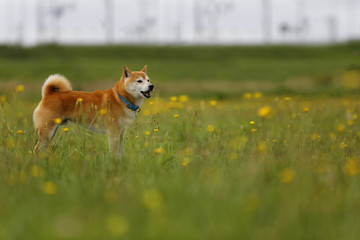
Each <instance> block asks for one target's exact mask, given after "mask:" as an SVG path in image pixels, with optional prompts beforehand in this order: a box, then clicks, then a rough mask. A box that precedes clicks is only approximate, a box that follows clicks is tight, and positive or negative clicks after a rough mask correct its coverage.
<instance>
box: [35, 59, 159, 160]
mask: <svg viewBox="0 0 360 240" xmlns="http://www.w3.org/2000/svg"><path fill="white" fill-rule="evenodd" d="M146 72H147V66H145V67H144V68H143V69H142V70H141V71H139V72H131V71H130V70H129V69H128V68H127V67H126V66H124V68H123V75H122V77H121V79H120V80H119V81H118V82H117V83H116V84H115V86H114V87H113V88H110V89H106V90H97V91H94V92H82V91H72V89H71V85H70V83H69V81H68V80H67V79H66V78H65V77H63V76H61V75H51V76H50V77H49V78H48V79H47V80H46V81H45V83H44V85H43V88H42V95H43V98H42V100H41V101H40V103H39V105H38V106H37V108H36V109H35V111H34V115H33V119H34V125H35V128H36V130H37V133H38V137H39V140H38V142H37V144H36V146H35V149H34V151H35V152H38V151H39V150H40V149H41V148H42V147H44V146H47V144H48V142H49V141H50V140H51V139H52V138H53V137H54V135H55V133H56V129H57V127H58V125H59V124H57V123H55V119H58V118H59V119H61V121H62V123H65V122H67V121H71V122H75V123H79V124H82V123H85V125H86V126H87V127H89V128H91V129H95V130H100V131H103V132H106V133H107V134H108V140H109V147H110V150H112V151H114V150H116V149H117V150H118V152H119V153H120V154H122V153H123V133H124V130H125V128H126V127H128V126H129V125H130V124H131V123H132V121H133V120H134V118H135V115H136V112H134V111H132V110H130V109H129V108H128V107H127V106H126V104H125V103H124V102H123V101H122V100H121V99H120V98H119V96H118V93H119V94H121V95H122V96H123V97H124V98H125V99H127V100H128V101H129V102H131V103H132V104H135V105H137V106H140V105H141V104H142V102H143V99H144V98H145V95H144V96H143V94H140V92H139V93H138V91H137V90H138V89H146V88H148V89H150V86H151V89H150V90H148V93H149V96H150V91H151V90H152V89H153V85H152V84H151V83H150V82H149V81H148V77H147V74H146ZM139 79H140V80H143V82H142V83H137V81H138V80H139ZM140 84H142V85H140ZM134 89H135V90H134ZM149 96H148V97H149Z"/></svg>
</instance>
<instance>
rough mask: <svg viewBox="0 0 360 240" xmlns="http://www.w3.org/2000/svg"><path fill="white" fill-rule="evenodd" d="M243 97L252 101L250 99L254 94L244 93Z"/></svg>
mask: <svg viewBox="0 0 360 240" xmlns="http://www.w3.org/2000/svg"><path fill="white" fill-rule="evenodd" d="M243 97H244V98H246V99H250V98H252V94H251V93H244V95H243Z"/></svg>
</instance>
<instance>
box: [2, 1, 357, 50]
mask: <svg viewBox="0 0 360 240" xmlns="http://www.w3.org/2000/svg"><path fill="white" fill-rule="evenodd" d="M106 2H110V3H111V2H112V6H110V9H111V10H107V9H106ZM263 2H264V0H132V1H129V0H0V43H21V44H24V45H34V44H37V43H39V42H40V43H44V42H52V41H55V42H59V43H67V44H79V43H80V44H81V43H82V44H103V43H106V42H115V43H152V44H162V43H177V42H181V43H185V44H191V43H221V44H226V43H230V44H233V43H236V44H259V43H262V42H264V41H265V40H267V41H269V42H274V43H280V42H289V43H297V42H305V43H316V42H331V41H344V40H348V39H355V38H360V0H268V2H269V4H270V7H268V8H266V10H265V11H266V14H267V15H265V16H268V17H266V22H265V25H264V8H263V5H262V3H263ZM55 10H58V13H59V15H58V16H59V17H55V14H54V12H55ZM59 10H62V11H59ZM109 14H110V15H109ZM111 14H113V17H111V16H112V15H111ZM111 23H112V24H113V25H112V24H111ZM111 26H112V27H111ZM264 26H265V30H264ZM267 28H270V31H268V32H267V33H266V29H267ZM281 29H282V30H283V31H281ZM264 32H265V33H266V34H264Z"/></svg>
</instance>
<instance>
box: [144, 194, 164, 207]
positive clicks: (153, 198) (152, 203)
mask: <svg viewBox="0 0 360 240" xmlns="http://www.w3.org/2000/svg"><path fill="white" fill-rule="evenodd" d="M142 201H143V204H144V205H145V207H147V208H148V209H150V210H155V209H158V208H159V207H161V205H162V204H163V197H162V195H161V193H160V192H159V191H157V190H155V189H149V190H146V191H145V192H144V193H143V196H142Z"/></svg>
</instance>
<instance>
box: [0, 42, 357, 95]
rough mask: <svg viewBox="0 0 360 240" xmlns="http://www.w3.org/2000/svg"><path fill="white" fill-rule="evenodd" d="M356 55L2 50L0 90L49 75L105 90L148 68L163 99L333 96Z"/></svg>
mask: <svg viewBox="0 0 360 240" xmlns="http://www.w3.org/2000/svg"><path fill="white" fill-rule="evenodd" d="M359 51H360V43H349V44H345V45H340V46H322V47H315V46H302V47H296V46H270V47H266V46H265V47H261V46H254V47H213V46H204V47H149V46H148V47H141V46H138V47H136V46H113V47H78V46H67V47H61V46H40V47H35V48H27V49H23V48H19V47H4V46H3V47H1V46H0V70H1V71H0V93H1V92H3V93H4V92H6V91H7V90H8V89H11V87H14V86H15V85H16V84H20V83H21V84H25V85H26V87H27V89H28V90H30V89H34V91H35V89H36V94H38V91H37V90H38V89H39V88H40V87H41V84H42V83H43V81H44V80H45V79H46V78H47V77H48V76H49V75H50V74H53V73H62V74H64V75H65V76H67V77H68V78H69V79H70V80H71V82H72V84H73V86H74V88H75V89H78V90H94V89H97V88H100V89H101V88H107V87H110V86H112V85H113V84H114V82H115V81H117V80H118V79H119V78H120V76H121V69H122V66H123V65H125V64H126V65H128V66H129V67H130V69H132V70H138V69H141V68H142V67H143V66H144V65H145V64H148V65H149V75H150V77H151V79H152V82H154V83H155V84H156V85H157V92H158V93H161V95H163V96H164V95H166V96H171V95H174V94H178V95H180V94H183V93H184V92H185V93H186V94H188V95H191V96H199V97H213V96H214V95H215V96H218V97H219V98H224V97H228V96H238V95H239V93H244V92H247V91H262V92H267V93H275V94H278V93H286V94H288V93H300V94H319V93H321V94H323V93H326V94H332V95H333V94H340V93H343V92H344V89H342V87H343V86H342V85H341V84H339V82H341V81H340V80H339V79H341V78H342V76H343V74H344V73H346V72H347V71H351V70H356V71H359V70H360V64H359V59H360V56H359V54H358V53H359ZM4 81H6V83H7V84H4V83H2V82H4ZM9 81H10V83H9ZM11 83H12V85H11ZM30 92H31V91H28V93H29V94H30ZM356 93H358V91H357V92H356Z"/></svg>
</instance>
